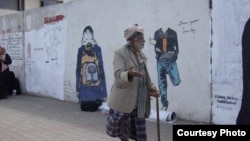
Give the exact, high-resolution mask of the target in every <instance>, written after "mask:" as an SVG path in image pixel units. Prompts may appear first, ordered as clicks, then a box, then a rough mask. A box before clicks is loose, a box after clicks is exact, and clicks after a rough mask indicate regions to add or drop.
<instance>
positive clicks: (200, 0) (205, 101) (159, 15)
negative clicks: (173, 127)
mask: <svg viewBox="0 0 250 141" xmlns="http://www.w3.org/2000/svg"><path fill="white" fill-rule="evenodd" d="M142 3H143V4H142ZM193 3H196V4H195V5H194V4H193ZM197 5H199V6H197ZM69 9H70V10H69ZM138 9H140V10H138ZM190 9H192V10H190ZM67 10H68V13H67V15H65V17H66V19H67V20H68V21H69V22H68V28H67V49H66V52H67V56H70V57H72V58H71V59H67V60H66V62H65V63H66V65H65V66H68V67H66V68H65V76H64V77H65V79H64V82H65V84H67V85H70V86H72V87H71V88H70V89H75V88H74V87H75V73H74V69H73V71H72V68H75V66H76V61H75V60H74V59H75V58H76V56H77V49H78V48H79V47H80V45H81V37H82V31H83V28H84V27H86V26H87V25H90V26H92V28H93V30H94V33H95V39H96V41H97V42H98V44H99V45H100V46H101V48H102V55H103V60H104V69H105V77H106V84H107V91H108V93H109V90H110V88H111V85H112V82H113V70H112V68H113V67H112V61H113V51H114V49H116V48H118V47H120V46H121V45H123V44H125V43H126V42H125V39H124V37H123V36H124V35H123V31H124V30H125V28H126V27H127V25H129V24H134V23H138V24H139V25H141V26H143V27H144V28H145V39H146V46H145V49H144V51H145V53H146V55H147V56H148V59H149V60H148V61H149V62H148V63H149V71H150V73H151V74H152V79H153V81H154V82H155V83H156V84H157V85H158V78H157V70H156V59H155V53H154V46H153V45H151V44H150V40H149V39H150V38H153V37H154V32H155V31H156V30H158V29H159V28H161V27H163V28H168V27H170V28H172V29H174V30H175V31H176V32H177V35H178V42H179V49H180V54H179V58H178V60H177V65H178V67H179V73H180V77H181V84H180V85H179V86H176V87H174V86H173V85H172V84H171V82H170V80H168V83H169V87H168V88H169V90H168V98H169V102H170V106H169V110H171V111H175V112H176V113H177V116H178V117H179V118H183V119H188V120H195V121H203V122H209V120H210V113H211V112H210V108H211V107H210V105H211V99H210V98H211V92H210V83H211V82H210V81H211V80H210V62H209V61H210V54H209V53H210V47H209V46H210V41H211V40H210V36H211V35H210V14H209V12H210V11H209V6H208V0H191V1H188V2H186V1H182V0H175V1H172V0H168V1H162V0H154V1H152V0H146V1H145V0H143V2H142V1H133V2H131V1H122V2H121V1H116V0H110V1H109V2H108V3H107V1H106V0H99V1H98V3H96V1H75V2H73V3H71V5H70V6H69V7H68V9H67ZM85 10H86V12H82V11H85ZM200 11H203V12H200ZM192 22H193V23H192ZM191 23H192V24H191ZM64 92H65V93H64V95H65V96H67V99H70V100H71V99H72V96H73V97H74V96H75V94H74V93H72V91H64ZM68 92H69V93H68ZM73 99H74V98H73ZM194 99H195V102H194ZM152 105H153V106H154V107H155V104H154V101H153V103H152Z"/></svg>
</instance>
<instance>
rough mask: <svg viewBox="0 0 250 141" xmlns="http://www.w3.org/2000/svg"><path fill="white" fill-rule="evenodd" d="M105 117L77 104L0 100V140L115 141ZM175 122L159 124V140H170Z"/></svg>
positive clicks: (152, 129) (153, 128) (152, 137)
mask: <svg viewBox="0 0 250 141" xmlns="http://www.w3.org/2000/svg"><path fill="white" fill-rule="evenodd" d="M106 117H107V116H106V115H104V114H103V113H102V112H101V111H97V112H83V111H81V110H80V106H79V104H78V103H71V102H64V101H59V100H54V99H49V98H44V97H38V96H31V95H17V96H10V97H9V98H8V99H4V100H0V141H119V139H118V138H111V137H109V136H108V135H106V133H105V122H106ZM173 124H194V123H192V122H187V121H181V120H176V121H175V122H173V123H163V122H161V123H160V127H161V128H160V131H161V132H160V134H161V141H172V140H173V139H172V127H173ZM147 132H148V141H157V123H156V121H147Z"/></svg>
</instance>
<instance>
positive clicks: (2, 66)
mask: <svg viewBox="0 0 250 141" xmlns="http://www.w3.org/2000/svg"><path fill="white" fill-rule="evenodd" d="M11 63H12V60H11V58H10V56H9V54H8V53H6V51H5V48H4V47H2V46H0V99H3V98H8V95H9V83H10V82H9V71H10V70H9V66H8V65H10V64H11Z"/></svg>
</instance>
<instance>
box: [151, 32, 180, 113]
mask: <svg viewBox="0 0 250 141" xmlns="http://www.w3.org/2000/svg"><path fill="white" fill-rule="evenodd" d="M150 42H151V44H153V45H154V47H155V54H156V60H157V73H158V85H159V89H160V93H161V103H162V110H167V108H168V106H169V102H168V99H167V87H168V83H167V75H168V76H169V78H170V80H171V82H172V84H173V85H174V86H177V85H179V84H180V83H181V80H180V76H179V72H178V68H177V63H176V60H177V58H178V54H179V47H178V40H177V33H176V31H174V30H173V29H171V28H167V29H165V28H159V29H158V30H156V31H155V34H154V39H151V40H150Z"/></svg>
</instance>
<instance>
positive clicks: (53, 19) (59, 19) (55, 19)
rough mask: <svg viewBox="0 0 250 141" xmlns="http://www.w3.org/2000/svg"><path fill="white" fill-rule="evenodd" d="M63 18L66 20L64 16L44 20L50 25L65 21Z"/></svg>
mask: <svg viewBox="0 0 250 141" xmlns="http://www.w3.org/2000/svg"><path fill="white" fill-rule="evenodd" d="M63 18H64V16H63V15H57V16H55V17H46V18H44V23H45V24H49V23H54V22H59V21H61V20H63Z"/></svg>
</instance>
